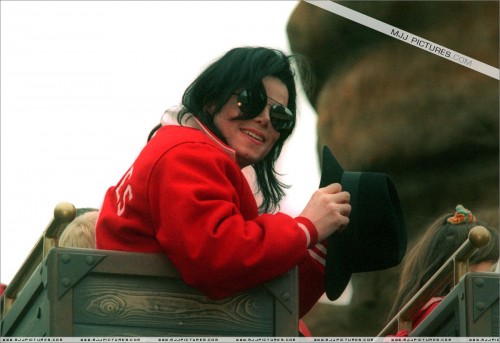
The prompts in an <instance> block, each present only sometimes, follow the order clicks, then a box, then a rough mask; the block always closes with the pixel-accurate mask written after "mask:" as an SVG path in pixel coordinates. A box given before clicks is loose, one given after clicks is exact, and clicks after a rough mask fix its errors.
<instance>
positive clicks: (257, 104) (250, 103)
mask: <svg viewBox="0 0 500 343" xmlns="http://www.w3.org/2000/svg"><path fill="white" fill-rule="evenodd" d="M266 106H267V94H266V90H265V89H264V86H261V87H256V88H253V89H245V90H243V91H241V92H240V93H239V94H238V108H239V109H240V111H241V112H242V113H243V115H242V116H241V117H239V119H252V118H255V117H256V116H258V115H259V114H260V113H262V111H263V110H264V108H265V107H266ZM270 117H271V124H272V125H273V127H274V129H275V130H276V131H280V132H281V131H287V130H290V129H291V128H292V126H293V124H294V122H295V120H294V119H295V118H294V115H293V113H292V111H290V109H289V108H288V107H285V106H283V105H280V104H276V105H272V106H271V111H270Z"/></svg>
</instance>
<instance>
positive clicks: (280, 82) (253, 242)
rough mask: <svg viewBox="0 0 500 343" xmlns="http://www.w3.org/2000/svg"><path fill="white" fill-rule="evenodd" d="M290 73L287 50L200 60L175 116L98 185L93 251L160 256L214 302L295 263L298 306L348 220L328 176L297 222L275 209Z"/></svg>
mask: <svg viewBox="0 0 500 343" xmlns="http://www.w3.org/2000/svg"><path fill="white" fill-rule="evenodd" d="M294 75H295V71H294V69H293V68H292V66H291V57H290V56H287V55H285V54H284V53H283V52H281V51H279V50H275V49H269V48H264V47H240V48H234V49H232V50H230V51H228V52H227V53H225V54H224V55H223V56H222V57H221V58H219V59H218V60H216V61H215V62H213V63H212V64H211V65H209V66H208V67H207V68H206V69H205V70H204V71H203V72H202V73H201V74H200V75H199V76H198V77H197V78H196V79H195V80H194V81H193V82H192V83H191V84H190V85H189V86H188V88H187V89H186V91H185V93H184V95H183V97H182V106H180V107H179V108H178V109H177V111H174V113H175V118H174V119H175V123H173V124H166V125H160V126H158V127H156V128H155V129H154V130H153V132H152V133H151V134H150V140H149V141H148V143H147V144H146V146H145V147H144V148H143V150H142V151H141V152H140V154H139V156H138V157H137V159H136V160H135V162H134V163H133V164H132V165H131V166H130V168H129V169H128V170H127V171H126V172H125V174H124V175H123V177H122V178H121V179H120V180H119V181H118V183H117V184H116V185H115V186H112V187H111V188H109V189H108V191H107V193H106V195H105V198H104V201H103V204H102V207H101V209H100V215H99V218H98V221H97V226H96V244H97V248H99V249H111V250H122V251H135V252H150V253H164V254H166V255H167V256H168V258H169V259H170V260H171V261H172V263H173V264H174V265H175V267H176V268H177V269H178V270H179V273H180V275H181V277H182V279H183V280H184V282H186V283H187V284H188V285H190V286H191V287H194V288H197V289H199V290H200V291H202V292H203V293H204V294H206V295H207V296H208V297H210V298H213V299H219V298H224V297H228V296H231V295H233V294H235V293H238V292H241V291H244V290H247V289H250V288H253V287H255V286H257V285H260V284H262V283H265V282H267V281H269V280H271V279H273V278H275V277H277V276H280V275H282V274H284V273H286V272H287V271H288V270H290V269H291V268H293V267H294V266H299V289H300V299H299V303H300V305H299V306H300V316H303V315H304V314H305V313H307V312H308V311H309V310H310V309H311V308H312V306H313V305H314V304H315V303H316V302H317V300H318V299H319V297H320V296H321V295H322V294H323V292H324V280H323V277H324V264H325V256H326V252H327V244H326V242H325V240H326V238H327V237H328V236H330V235H331V234H332V233H334V232H335V231H338V230H343V229H344V228H345V227H346V226H347V224H348V223H349V214H350V212H351V205H350V204H349V200H350V195H349V193H348V192H345V191H342V189H341V186H340V184H337V183H334V184H331V185H328V186H326V187H323V188H320V189H318V190H317V191H315V192H314V193H313V194H312V196H311V198H310V200H309V202H308V203H307V205H306V206H305V208H304V209H303V211H302V212H301V213H300V215H299V216H298V217H296V218H294V217H292V216H289V215H287V214H285V213H282V212H280V211H279V206H278V205H279V202H280V200H281V198H282V197H283V196H284V189H285V188H286V187H287V186H286V185H285V184H283V183H282V182H281V181H279V174H278V173H277V172H276V170H275V163H276V161H277V159H278V157H279V156H280V153H281V150H282V147H283V144H284V143H285V141H286V140H287V138H288V137H289V136H290V135H291V134H292V132H293V129H294V127H295V123H296V100H297V92H296V86H295V80H294ZM247 167H251V168H252V169H253V171H254V180H255V188H252V187H251V186H250V184H249V181H248V179H247V177H246V176H245V174H244V173H243V171H242V169H244V168H246V170H248V168H247ZM304 167H307V166H304ZM253 189H254V190H256V192H257V196H258V197H257V198H258V199H260V200H259V203H257V200H256V194H254V191H253Z"/></svg>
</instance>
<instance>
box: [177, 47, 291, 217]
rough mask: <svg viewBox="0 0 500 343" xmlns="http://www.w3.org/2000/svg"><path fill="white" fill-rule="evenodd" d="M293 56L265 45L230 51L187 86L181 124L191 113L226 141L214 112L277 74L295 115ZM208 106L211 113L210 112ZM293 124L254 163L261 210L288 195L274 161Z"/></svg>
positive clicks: (273, 208)
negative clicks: (239, 94) (241, 91)
mask: <svg viewBox="0 0 500 343" xmlns="http://www.w3.org/2000/svg"><path fill="white" fill-rule="evenodd" d="M291 59H292V56H287V55H285V54H284V53H283V52H282V51H280V50H276V49H270V48H265V47H240V48H234V49H232V50H230V51H228V52H227V53H225V54H224V55H223V56H222V57H221V58H220V59H218V60H216V61H215V62H213V63H212V64H211V65H209V66H208V67H207V68H206V69H205V70H204V71H203V72H202V73H201V74H200V75H199V76H198V77H197V78H196V79H195V80H194V81H193V82H192V83H191V84H190V85H189V86H188V88H187V89H186V91H185V92H184V95H183V97H182V104H183V106H184V107H185V109H183V110H182V111H181V112H180V113H179V115H178V118H177V119H178V121H179V123H182V121H183V120H182V119H183V117H184V116H186V115H189V114H192V115H194V116H195V117H196V118H198V120H200V121H201V122H202V123H203V125H205V126H206V127H207V128H208V129H209V130H210V131H212V132H213V133H214V134H215V135H216V136H217V137H218V138H219V139H221V140H222V141H223V142H226V140H225V138H224V136H223V135H222V134H221V132H220V131H219V129H218V128H217V127H216V125H215V123H214V117H215V115H216V114H217V113H219V111H220V110H221V109H222V107H223V106H224V105H225V104H226V103H227V102H228V100H229V98H230V97H231V96H232V95H234V93H235V92H236V91H237V90H239V89H249V88H254V87H256V86H257V85H258V84H260V83H262V79H263V78H264V77H266V76H273V77H276V78H277V79H279V80H280V81H281V82H283V83H284V84H285V86H286V88H287V90H288V104H286V105H287V107H288V108H289V109H290V110H291V111H292V113H293V114H294V118H296V112H297V90H296V88H295V78H294V77H295V72H294V70H293V68H292V66H291ZM209 108H210V112H211V113H209V112H208V109H209ZM294 127H295V119H294V122H293V125H292V126H291V128H290V130H288V131H284V132H280V137H279V139H278V141H277V142H276V144H275V145H274V146H273V148H272V149H271V151H270V152H269V154H268V155H267V156H266V157H265V158H264V159H262V160H261V161H259V162H257V163H255V164H253V165H252V167H253V169H254V170H255V176H256V181H257V187H258V191H259V192H261V194H262V199H263V200H262V203H261V204H260V206H259V211H260V212H261V213H262V212H270V211H274V210H275V209H277V208H278V207H279V202H280V200H281V198H282V197H283V196H284V195H285V192H284V189H285V188H287V187H288V186H287V185H285V184H284V183H282V182H281V181H279V180H278V173H277V172H276V170H275V169H274V164H275V162H276V160H277V159H278V157H279V155H280V153H281V150H282V148H283V144H284V143H285V141H286V140H287V139H288V137H289V136H290V134H291V133H292V132H293V129H294ZM226 143H227V142H226Z"/></svg>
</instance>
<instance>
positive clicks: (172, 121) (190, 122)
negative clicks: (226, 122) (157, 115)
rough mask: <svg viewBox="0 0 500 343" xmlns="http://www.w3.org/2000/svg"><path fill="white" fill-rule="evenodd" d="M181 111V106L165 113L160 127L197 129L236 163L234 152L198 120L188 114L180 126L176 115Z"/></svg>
mask: <svg viewBox="0 0 500 343" xmlns="http://www.w3.org/2000/svg"><path fill="white" fill-rule="evenodd" d="M182 109H183V106H174V107H171V108H169V109H168V110H166V111H165V113H164V114H163V116H162V117H161V125H162V126H165V125H182V126H187V127H191V128H194V129H197V130H199V131H201V132H203V133H204V134H205V135H206V136H207V137H208V138H210V140H212V141H213V142H214V143H215V144H217V145H218V146H219V148H220V149H221V150H222V151H223V152H224V153H225V154H226V155H227V156H229V157H230V158H231V159H232V160H233V161H234V162H235V163H238V162H237V160H236V151H235V150H234V149H233V148H231V147H229V146H228V145H227V144H225V143H224V142H222V141H221V140H220V139H219V138H218V137H217V136H215V135H214V134H213V132H212V131H210V130H209V129H208V128H207V127H206V126H205V125H203V124H202V123H201V122H200V121H199V120H198V118H196V117H195V116H194V115H192V114H191V113H190V115H187V116H185V117H184V118H185V119H183V121H182V124H179V123H178V122H177V114H178V113H179V112H180V110H182Z"/></svg>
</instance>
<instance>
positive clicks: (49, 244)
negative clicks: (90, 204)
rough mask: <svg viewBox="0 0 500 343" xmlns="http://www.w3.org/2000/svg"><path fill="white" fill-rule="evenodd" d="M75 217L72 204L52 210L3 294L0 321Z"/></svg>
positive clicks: (62, 205) (59, 205) (61, 204)
mask: <svg viewBox="0 0 500 343" xmlns="http://www.w3.org/2000/svg"><path fill="white" fill-rule="evenodd" d="M75 216H76V208H75V206H73V204H70V203H67V202H62V203H59V204H57V205H56V207H55V209H54V218H53V219H52V220H51V222H50V223H49V225H48V226H47V228H46V229H45V231H44V232H43V234H42V236H41V237H40V238H39V239H38V241H37V242H36V244H35V246H34V247H33V249H32V250H31V252H30V253H29V255H28V257H27V258H26V260H25V261H24V262H23V264H22V266H21V268H20V269H19V271H18V272H17V273H16V275H15V276H14V278H13V279H12V281H11V282H10V283H9V285H8V287H7V288H6V289H5V292H4V294H3V297H4V301H3V308H2V309H1V311H0V319H3V318H4V317H5V315H6V314H7V312H9V310H10V309H11V307H12V305H13V304H14V302H15V301H16V298H17V296H18V294H19V292H21V290H22V289H23V287H24V285H25V284H26V282H27V281H28V279H29V278H30V277H31V275H32V274H33V272H34V271H35V270H36V268H37V267H38V266H39V265H40V263H41V262H42V260H43V259H44V258H45V257H46V256H47V255H48V253H49V251H50V249H52V248H54V247H57V246H58V241H59V236H60V235H61V232H62V231H63V230H64V229H65V228H66V226H67V224H68V223H69V222H71V221H72V220H73V219H74V218H75Z"/></svg>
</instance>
